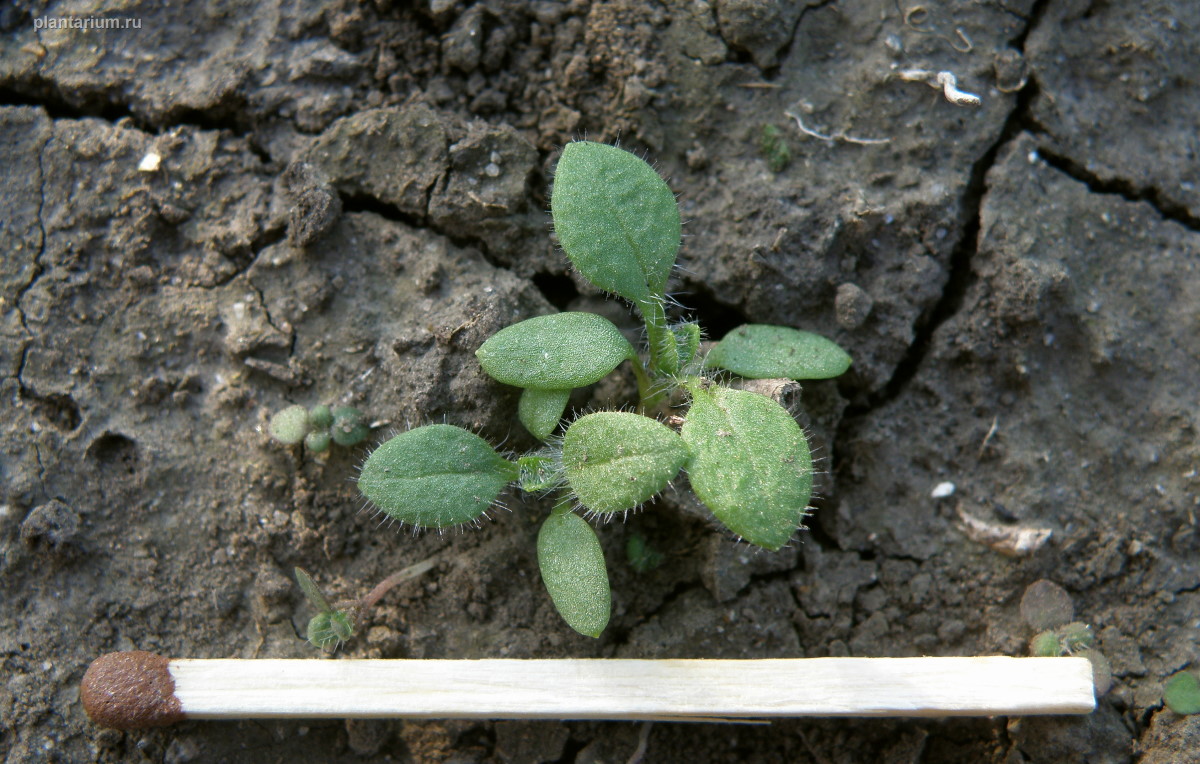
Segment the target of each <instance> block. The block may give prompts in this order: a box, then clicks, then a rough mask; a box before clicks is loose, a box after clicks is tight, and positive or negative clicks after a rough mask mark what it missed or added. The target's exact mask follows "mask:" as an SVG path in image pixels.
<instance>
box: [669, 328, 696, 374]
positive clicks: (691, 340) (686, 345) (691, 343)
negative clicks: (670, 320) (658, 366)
mask: <svg viewBox="0 0 1200 764" xmlns="http://www.w3.org/2000/svg"><path fill="white" fill-rule="evenodd" d="M671 332H672V333H673V334H674V335H675V342H676V344H677V345H678V346H679V368H681V369H682V368H684V367H686V366H687V365H688V364H689V363H691V362H692V359H693V358H695V357H696V351H697V350H699V349H700V324H696V323H686V324H682V325H680V326H677V327H675V328H674V329H672V330H671Z"/></svg>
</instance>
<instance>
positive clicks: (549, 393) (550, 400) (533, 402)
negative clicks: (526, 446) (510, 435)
mask: <svg viewBox="0 0 1200 764" xmlns="http://www.w3.org/2000/svg"><path fill="white" fill-rule="evenodd" d="M570 397H571V391H570V390H537V389H534V388H532V387H527V388H525V390H524V392H522V393H521V402H520V403H519V404H518V406H517V417H518V418H519V419H520V420H521V424H523V425H525V429H527V430H529V432H531V433H533V436H534V437H535V438H537V439H538V440H545V439H546V438H548V437H549V436H550V433H552V432H554V428H555V427H557V426H558V420H560V419H562V415H563V412H564V411H566V409H567V401H568V400H569V399H570Z"/></svg>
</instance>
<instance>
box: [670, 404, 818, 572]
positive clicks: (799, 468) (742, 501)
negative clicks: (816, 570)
mask: <svg viewBox="0 0 1200 764" xmlns="http://www.w3.org/2000/svg"><path fill="white" fill-rule="evenodd" d="M688 389H689V391H690V392H691V394H692V406H691V408H690V409H689V410H688V414H687V419H686V420H685V421H684V424H683V429H682V432H681V435H682V436H683V440H684V442H686V443H687V445H688V448H689V449H691V452H692V460H691V462H690V463H689V465H688V480H689V481H690V482H691V484H692V490H694V491H695V492H696V496H697V497H699V499H700V500H701V501H702V502H704V504H705V505H707V506H708V508H709V509H711V510H712V511H713V514H714V515H716V517H717V519H718V520H720V521H721V523H722V524H724V525H725V527H726V528H729V530H731V531H733V532H734V533H736V534H737V535H739V536H741V537H742V538H744V539H745V540H747V541H749V542H750V543H752V544H757V545H758V546H761V547H764V548H766V549H771V550H775V549H778V548H780V547H781V546H783V545H784V544H785V543H787V541H788V539H789V538H791V536H792V533H794V532H795V530H796V528H797V527H798V526H799V525H800V521H801V520H802V519H803V518H804V513H805V510H806V509H807V507H808V500H809V497H810V496H811V495H812V458H811V457H810V455H809V451H808V441H807V440H806V439H805V437H804V432H803V431H802V430H801V429H800V426H799V425H798V424H796V420H795V419H792V416H791V414H789V413H788V412H787V410H786V409H784V408H783V407H782V406H780V405H779V404H778V403H776V402H775V401H773V400H771V399H770V398H767V397H766V396H763V395H759V394H757V393H749V392H745V391H743V390H730V389H729V388H726V387H714V388H710V389H707V390H706V389H704V388H703V387H702V386H701V384H700V383H699V382H698V381H697V382H694V383H691V384H689V385H688Z"/></svg>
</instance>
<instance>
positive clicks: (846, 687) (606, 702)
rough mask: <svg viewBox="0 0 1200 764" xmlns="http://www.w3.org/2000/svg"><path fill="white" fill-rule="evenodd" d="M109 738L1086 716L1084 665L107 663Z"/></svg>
mask: <svg viewBox="0 0 1200 764" xmlns="http://www.w3.org/2000/svg"><path fill="white" fill-rule="evenodd" d="M81 695H82V698H83V705H84V708H85V709H86V711H87V713H88V716H90V717H91V718H92V720H93V721H94V722H96V723H97V724H100V725H103V726H105V727H115V728H117V729H136V728H140V727H150V726H158V725H162V724H171V723H173V722H176V721H180V720H183V719H244V718H322V717H324V718H371V717H407V718H460V719H462V718H478V719H611V720H621V719H626V720H635V719H636V720H642V719H658V720H663V719H666V720H678V721H713V720H744V719H763V718H768V717H784V716H1025V715H1032V714H1086V713H1088V712H1090V711H1091V710H1092V709H1093V708H1094V707H1095V700H1094V697H1093V694H1092V669H1091V664H1090V663H1089V662H1088V661H1087V660H1086V659H1084V658H1008V657H983V658H794V659H767V660H676V659H667V660H623V659H581V660H575V659H561V660H318V659H310V660H271V659H263V660H232V659H231V660H187V659H180V660H169V659H167V658H164V657H162V656H159V655H155V654H154V653H147V652H126V653H109V654H108V655H104V656H101V657H100V658H98V659H96V660H95V661H94V662H93V663H92V665H91V666H90V667H89V668H88V670H87V673H86V674H85V675H84V677H83V687H82V692H81Z"/></svg>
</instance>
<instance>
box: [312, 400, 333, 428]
mask: <svg viewBox="0 0 1200 764" xmlns="http://www.w3.org/2000/svg"><path fill="white" fill-rule="evenodd" d="M308 418H309V421H311V422H312V426H313V427H315V428H316V429H318V430H328V429H329V428H330V427H332V426H333V412H332V411H330V410H329V407H328V406H326V405H325V404H323V403H321V404H318V405H316V406H313V407H312V408H311V409H309V410H308Z"/></svg>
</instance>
